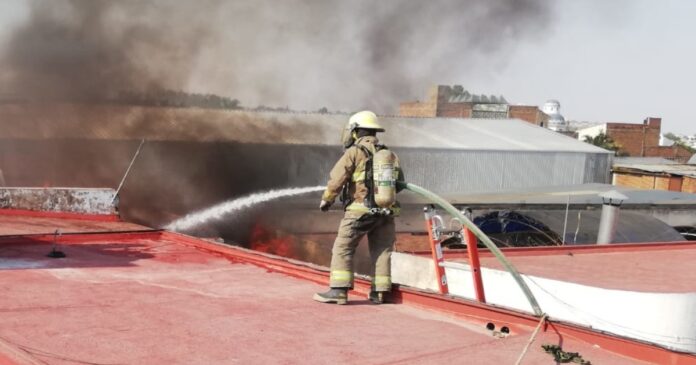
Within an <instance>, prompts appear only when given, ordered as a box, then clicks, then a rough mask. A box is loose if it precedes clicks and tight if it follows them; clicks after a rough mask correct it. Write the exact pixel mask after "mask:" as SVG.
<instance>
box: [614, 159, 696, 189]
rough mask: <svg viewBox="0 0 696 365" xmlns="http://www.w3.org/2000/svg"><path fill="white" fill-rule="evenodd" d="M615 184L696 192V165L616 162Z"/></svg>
mask: <svg viewBox="0 0 696 365" xmlns="http://www.w3.org/2000/svg"><path fill="white" fill-rule="evenodd" d="M612 172H613V184H614V185H618V186H626V187H632V188H639V189H655V190H669V191H680V192H683V193H692V194H693V193H696V166H694V165H682V164H621V163H618V164H614V166H613V168H612Z"/></svg>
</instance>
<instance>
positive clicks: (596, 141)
mask: <svg viewBox="0 0 696 365" xmlns="http://www.w3.org/2000/svg"><path fill="white" fill-rule="evenodd" d="M584 142H586V143H589V144H593V145H595V146H597V147H601V148H604V149H605V150H609V151H614V152H616V153H617V155H618V154H619V150H620V149H621V146H619V145H618V144H617V143H616V142H614V140H613V139H611V137H609V136H607V135H606V134H604V133H600V134H598V135H596V136H594V137H591V136H585V141H584Z"/></svg>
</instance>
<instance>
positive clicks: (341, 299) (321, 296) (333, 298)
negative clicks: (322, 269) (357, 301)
mask: <svg viewBox="0 0 696 365" xmlns="http://www.w3.org/2000/svg"><path fill="white" fill-rule="evenodd" d="M312 299H314V300H316V301H317V302H321V303H336V304H341V305H343V304H348V288H331V289H329V291H327V292H325V293H316V294H314V297H312Z"/></svg>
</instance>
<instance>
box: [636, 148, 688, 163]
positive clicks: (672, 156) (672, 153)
mask: <svg viewBox="0 0 696 365" xmlns="http://www.w3.org/2000/svg"><path fill="white" fill-rule="evenodd" d="M645 155H646V156H650V157H663V158H666V159H669V160H674V161H676V162H679V163H686V162H688V161H689V159H690V158H691V155H693V153H691V152H689V150H687V149H686V148H685V147H684V146H679V145H673V146H657V147H649V148H647V149H646V151H645Z"/></svg>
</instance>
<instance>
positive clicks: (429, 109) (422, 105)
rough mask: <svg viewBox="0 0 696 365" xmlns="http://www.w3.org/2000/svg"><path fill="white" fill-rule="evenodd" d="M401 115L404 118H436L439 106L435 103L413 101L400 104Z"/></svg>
mask: <svg viewBox="0 0 696 365" xmlns="http://www.w3.org/2000/svg"><path fill="white" fill-rule="evenodd" d="M399 115H400V116H402V117H435V116H437V105H436V104H435V103H429V102H420V101H411V102H406V103H401V104H399Z"/></svg>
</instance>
